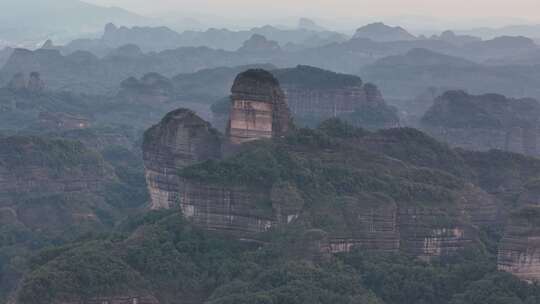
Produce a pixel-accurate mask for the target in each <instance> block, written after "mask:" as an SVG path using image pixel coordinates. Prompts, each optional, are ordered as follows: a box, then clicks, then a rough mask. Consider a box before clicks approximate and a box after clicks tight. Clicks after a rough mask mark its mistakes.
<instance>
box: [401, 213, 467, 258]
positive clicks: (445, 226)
mask: <svg viewBox="0 0 540 304" xmlns="http://www.w3.org/2000/svg"><path fill="white" fill-rule="evenodd" d="M399 229H400V237H401V247H400V249H401V250H402V251H403V252H406V253H409V254H411V255H415V256H418V257H420V258H422V259H425V260H429V259H430V258H433V257H438V256H444V255H449V254H451V253H454V252H456V251H459V250H462V249H463V248H466V247H467V246H470V245H472V244H473V243H474V242H475V240H476V239H477V237H476V231H475V230H474V229H473V228H472V227H471V226H470V225H468V224H467V223H466V222H465V221H464V220H463V219H460V217H459V215H457V214H451V213H449V212H448V210H445V209H444V208H418V207H402V208H400V211H399Z"/></svg>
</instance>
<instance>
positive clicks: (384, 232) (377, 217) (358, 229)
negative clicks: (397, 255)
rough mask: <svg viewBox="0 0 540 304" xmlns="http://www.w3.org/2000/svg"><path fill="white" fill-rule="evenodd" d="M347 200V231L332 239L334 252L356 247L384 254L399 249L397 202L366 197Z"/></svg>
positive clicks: (333, 234) (381, 197) (382, 198)
mask: <svg viewBox="0 0 540 304" xmlns="http://www.w3.org/2000/svg"><path fill="white" fill-rule="evenodd" d="M344 201H345V204H346V205H345V210H344V213H343V217H344V221H345V229H343V230H342V231H339V232H336V233H332V234H331V235H330V236H329V238H330V249H331V252H333V253H337V252H349V251H351V250H352V249H353V248H357V249H361V250H368V251H383V252H384V251H386V252H397V251H398V250H399V249H400V241H399V238H400V232H399V227H398V206H397V204H396V203H395V202H394V200H392V199H390V198H388V197H385V196H382V195H367V194H364V195H360V196H357V197H348V198H345V200H344Z"/></svg>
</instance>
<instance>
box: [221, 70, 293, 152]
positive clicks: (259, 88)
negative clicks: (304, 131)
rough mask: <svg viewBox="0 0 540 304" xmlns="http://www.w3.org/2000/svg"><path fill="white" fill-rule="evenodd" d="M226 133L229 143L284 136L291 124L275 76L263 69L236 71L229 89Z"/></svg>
mask: <svg viewBox="0 0 540 304" xmlns="http://www.w3.org/2000/svg"><path fill="white" fill-rule="evenodd" d="M231 93H232V95H231V99H232V105H231V116H230V120H229V126H228V128H227V137H228V139H229V142H230V143H231V144H232V145H238V144H242V143H245V142H248V141H252V140H256V139H262V138H272V137H281V136H284V135H285V134H286V133H287V132H288V131H289V129H290V127H291V115H290V112H289V108H288V106H287V102H286V100H285V95H284V93H283V91H282V90H281V88H280V85H279V82H278V80H277V79H276V78H274V76H273V75H272V74H271V73H269V72H267V71H265V70H262V69H252V70H248V71H246V72H244V73H241V74H239V75H238V76H237V77H236V80H235V81H234V84H233V86H232V89H231Z"/></svg>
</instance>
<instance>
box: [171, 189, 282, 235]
mask: <svg viewBox="0 0 540 304" xmlns="http://www.w3.org/2000/svg"><path fill="white" fill-rule="evenodd" d="M178 196H179V197H178V205H179V207H180V208H181V210H182V213H183V215H184V216H185V217H186V218H187V219H190V220H191V221H192V222H193V223H194V224H195V225H197V226H199V227H203V228H205V229H208V230H217V231H223V232H232V233H234V234H235V235H237V236H241V235H244V234H246V235H251V234H253V233H259V232H264V231H267V230H268V229H270V228H271V227H272V226H273V224H275V222H276V218H275V216H274V213H273V210H272V206H271V204H269V202H268V198H267V193H265V192H264V191H257V190H256V189H249V188H245V187H230V186H220V185H211V184H210V185H208V184H201V183H198V182H194V181H190V180H182V182H181V185H180V189H179V191H178ZM265 202H266V203H265Z"/></svg>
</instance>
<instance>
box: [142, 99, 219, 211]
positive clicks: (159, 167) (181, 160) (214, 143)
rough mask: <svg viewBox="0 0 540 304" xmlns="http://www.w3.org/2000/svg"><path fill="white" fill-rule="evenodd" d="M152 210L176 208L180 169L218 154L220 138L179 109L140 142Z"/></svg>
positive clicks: (152, 129)
mask: <svg viewBox="0 0 540 304" xmlns="http://www.w3.org/2000/svg"><path fill="white" fill-rule="evenodd" d="M143 152H144V154H143V158H144V163H145V171H146V180H147V184H148V190H149V192H150V196H151V201H152V203H151V208H153V209H160V208H172V207H174V206H177V205H178V199H179V195H178V193H179V191H180V186H181V185H182V180H181V178H180V177H179V176H178V172H179V170H180V169H182V168H185V167H187V166H189V165H193V164H196V163H198V162H201V161H205V160H208V159H218V158H220V155H221V140H220V136H219V134H218V133H217V131H215V130H214V129H212V128H211V126H210V124H209V123H207V122H206V121H204V120H202V119H201V118H200V117H198V116H197V115H195V113H193V112H192V111H190V110H187V109H179V110H176V111H173V112H171V113H169V114H167V115H166V116H165V118H163V120H162V121H161V122H160V123H159V124H157V125H155V126H153V127H152V128H150V129H149V130H148V131H146V133H145V136H144V143H143Z"/></svg>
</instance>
